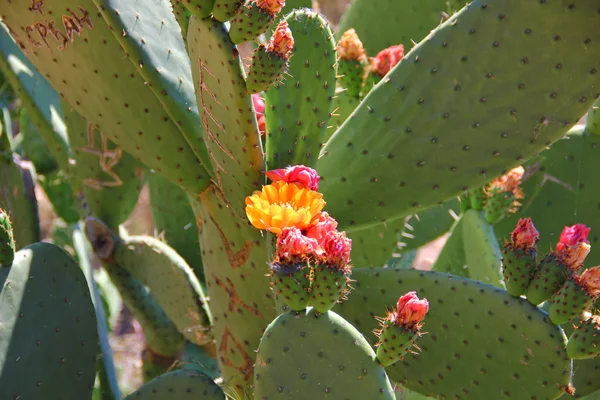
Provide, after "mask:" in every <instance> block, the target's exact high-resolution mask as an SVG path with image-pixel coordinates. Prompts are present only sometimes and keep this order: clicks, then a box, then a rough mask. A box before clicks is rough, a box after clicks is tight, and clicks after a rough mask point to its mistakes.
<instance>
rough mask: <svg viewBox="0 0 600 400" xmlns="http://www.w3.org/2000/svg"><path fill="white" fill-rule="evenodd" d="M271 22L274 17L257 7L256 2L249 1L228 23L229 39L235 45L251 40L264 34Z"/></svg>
mask: <svg viewBox="0 0 600 400" xmlns="http://www.w3.org/2000/svg"><path fill="white" fill-rule="evenodd" d="M273 21H275V15H273V14H271V13H269V12H268V11H265V10H263V9H261V8H260V7H258V5H257V3H256V1H254V0H249V1H247V2H246V3H245V4H244V5H242V6H241V7H240V8H238V10H237V12H236V13H235V16H234V17H233V19H232V20H231V21H229V23H230V27H229V38H230V39H231V41H232V42H233V43H235V44H238V43H243V42H246V41H248V40H252V39H254V38H256V37H258V36H259V35H261V34H262V33H264V32H265V31H266V30H267V29H268V28H269V25H270V24H271V23H272V22H273Z"/></svg>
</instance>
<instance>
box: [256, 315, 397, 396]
mask: <svg viewBox="0 0 600 400" xmlns="http://www.w3.org/2000/svg"><path fill="white" fill-rule="evenodd" d="M373 325H376V324H375V322H374V323H373ZM334 371H335V372H334ZM254 398H256V399H261V400H274V399H286V400H300V399H324V398H335V399H356V400H358V399H395V397H394V393H393V389H392V386H391V384H390V381H389V380H388V378H387V375H386V373H385V370H384V369H383V367H381V366H380V365H379V364H378V363H377V361H376V356H375V352H374V351H373V349H372V348H371V346H369V344H368V343H367V341H366V340H365V338H364V337H363V335H362V334H361V333H360V332H358V331H357V330H356V329H355V328H354V327H353V326H352V325H351V324H349V323H348V322H347V321H346V320H344V319H343V318H342V317H340V316H339V315H337V314H336V313H334V312H331V311H329V312H327V313H325V314H318V313H316V312H315V311H314V310H313V309H310V308H309V309H308V310H306V311H303V312H300V313H296V312H293V311H289V312H286V313H284V314H282V315H280V316H279V317H277V318H276V319H275V320H274V321H273V322H272V323H271V324H270V325H269V326H268V327H267V329H266V331H265V333H264V335H263V337H262V339H261V342H260V346H259V348H258V355H257V362H256V366H255V376H254Z"/></svg>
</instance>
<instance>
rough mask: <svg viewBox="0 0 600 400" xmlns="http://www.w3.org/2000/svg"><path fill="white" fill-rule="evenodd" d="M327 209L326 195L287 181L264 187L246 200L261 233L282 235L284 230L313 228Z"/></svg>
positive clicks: (249, 213) (254, 224)
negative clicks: (315, 221) (321, 213)
mask: <svg viewBox="0 0 600 400" xmlns="http://www.w3.org/2000/svg"><path fill="white" fill-rule="evenodd" d="M323 207H325V201H324V200H323V195H322V194H321V193H319V192H316V191H314V190H310V189H308V188H306V186H304V185H302V184H299V183H287V182H284V181H277V182H273V183H272V184H271V185H265V186H263V188H262V190H261V191H255V192H254V193H253V194H252V196H248V197H246V215H247V216H248V219H249V220H250V223H251V224H252V225H253V226H254V227H255V228H258V229H265V230H268V231H270V232H273V233H274V234H276V235H279V234H280V233H281V231H282V230H283V228H288V227H296V228H298V229H306V228H308V227H310V226H311V225H312V224H313V222H314V220H315V219H316V218H318V216H319V213H320V212H321V210H322V209H323Z"/></svg>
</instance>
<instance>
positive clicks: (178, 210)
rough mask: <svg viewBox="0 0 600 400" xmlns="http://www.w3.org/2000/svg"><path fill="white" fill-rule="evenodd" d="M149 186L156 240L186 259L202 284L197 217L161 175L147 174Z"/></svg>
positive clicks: (202, 274) (180, 190)
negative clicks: (162, 241) (157, 238)
mask: <svg viewBox="0 0 600 400" xmlns="http://www.w3.org/2000/svg"><path fill="white" fill-rule="evenodd" d="M148 187H149V189H150V206H151V207H152V220H153V221H154V228H155V229H156V232H157V235H158V237H160V238H163V239H164V241H165V242H166V243H167V244H168V245H169V246H170V247H171V248H173V249H174V250H175V251H176V252H177V253H178V254H179V255H180V256H181V257H183V258H184V259H185V261H186V262H187V264H188V265H189V266H190V267H192V269H193V270H194V274H195V275H196V277H198V280H199V281H200V283H203V282H204V269H203V268H202V256H201V254H200V245H199V242H198V229H197V227H196V217H195V216H194V211H193V210H192V207H191V206H190V202H189V200H188V198H187V196H186V194H185V192H184V191H183V190H182V189H181V188H179V187H178V186H177V185H175V184H174V183H172V182H169V180H168V179H166V178H165V177H164V176H162V175H160V174H149V176H148ZM175 205H176V206H175Z"/></svg>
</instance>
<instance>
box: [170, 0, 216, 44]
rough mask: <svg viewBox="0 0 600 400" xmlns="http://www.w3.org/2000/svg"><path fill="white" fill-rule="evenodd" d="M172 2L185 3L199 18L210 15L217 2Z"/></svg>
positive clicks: (191, 0) (174, 0) (198, 0)
mask: <svg viewBox="0 0 600 400" xmlns="http://www.w3.org/2000/svg"><path fill="white" fill-rule="evenodd" d="M171 2H172V3H177V4H181V5H183V6H184V7H185V8H187V9H188V10H189V11H190V12H191V13H192V14H193V15H195V16H197V17H199V18H206V17H208V16H209V15H210V13H211V12H212V9H213V6H214V4H215V0H171ZM184 37H185V36H184Z"/></svg>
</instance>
